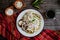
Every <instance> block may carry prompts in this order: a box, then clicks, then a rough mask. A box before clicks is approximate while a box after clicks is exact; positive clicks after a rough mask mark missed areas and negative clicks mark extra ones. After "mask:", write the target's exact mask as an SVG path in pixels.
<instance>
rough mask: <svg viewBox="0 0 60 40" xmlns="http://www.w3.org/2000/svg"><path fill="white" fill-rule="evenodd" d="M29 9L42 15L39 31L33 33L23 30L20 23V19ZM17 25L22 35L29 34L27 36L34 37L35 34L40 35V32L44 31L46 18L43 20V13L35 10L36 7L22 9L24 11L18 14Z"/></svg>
mask: <svg viewBox="0 0 60 40" xmlns="http://www.w3.org/2000/svg"><path fill="white" fill-rule="evenodd" d="M28 11H33V12H35V13H36V14H38V15H40V16H41V26H40V29H39V30H38V31H36V32H34V33H33V34H29V33H26V32H25V31H23V30H22V29H21V27H20V26H19V25H18V21H19V20H20V19H21V18H22V17H23V15H24V14H25V13H26V12H28ZM16 26H17V29H18V31H19V32H20V33H21V34H22V35H24V36H27V37H34V36H36V35H38V34H39V33H40V32H41V31H42V29H43V27H44V20H43V17H42V15H41V14H40V12H38V11H37V10H34V9H26V10H24V11H22V12H21V13H20V14H19V15H18V17H17V20H16Z"/></svg>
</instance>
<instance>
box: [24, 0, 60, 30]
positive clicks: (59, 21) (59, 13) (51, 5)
mask: <svg viewBox="0 0 60 40" xmlns="http://www.w3.org/2000/svg"><path fill="white" fill-rule="evenodd" d="M24 1H25V3H26V8H25V9H35V8H34V7H33V6H32V5H31V3H32V2H33V0H24ZM43 1H44V3H43V4H41V5H40V7H41V8H40V9H36V10H38V11H39V12H41V14H42V15H43V12H45V11H46V10H49V9H54V10H55V13H56V16H55V18H56V20H54V19H46V20H44V21H45V25H44V29H51V30H60V6H59V5H58V4H57V0H43Z"/></svg>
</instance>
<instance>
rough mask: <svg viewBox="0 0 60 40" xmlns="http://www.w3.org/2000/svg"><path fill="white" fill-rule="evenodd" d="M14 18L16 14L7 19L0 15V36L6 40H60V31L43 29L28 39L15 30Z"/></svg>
mask: <svg viewBox="0 0 60 40" xmlns="http://www.w3.org/2000/svg"><path fill="white" fill-rule="evenodd" d="M16 17H17V14H14V15H13V16H11V17H9V16H5V15H3V14H1V13H0V35H2V36H3V37H5V38H7V39H8V40H60V30H59V31H58V32H59V33H57V32H56V31H54V30H49V29H43V30H42V32H41V33H40V34H38V35H37V36H35V37H31V38H29V37H25V36H23V35H22V34H20V33H19V31H18V30H17V28H16Z"/></svg>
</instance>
